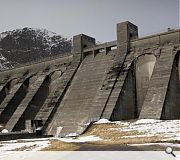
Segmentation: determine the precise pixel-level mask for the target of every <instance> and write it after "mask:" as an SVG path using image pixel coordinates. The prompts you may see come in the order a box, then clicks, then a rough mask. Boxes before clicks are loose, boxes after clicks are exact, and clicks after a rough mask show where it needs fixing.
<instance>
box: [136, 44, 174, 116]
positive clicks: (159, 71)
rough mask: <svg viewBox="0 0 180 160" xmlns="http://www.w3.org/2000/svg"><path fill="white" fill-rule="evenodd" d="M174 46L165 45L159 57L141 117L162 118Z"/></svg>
mask: <svg viewBox="0 0 180 160" xmlns="http://www.w3.org/2000/svg"><path fill="white" fill-rule="evenodd" d="M173 49H174V46H171V47H164V48H162V50H161V55H160V57H159V58H158V59H157V61H156V63H155V66H154V70H153V74H152V76H151V79H150V82H149V88H148V91H147V94H146V98H145V101H144V104H143V106H142V110H141V112H140V116H139V118H140V119H142V118H146V119H148V118H150V119H160V118H161V114H162V110H163V106H164V102H165V97H166V93H167V89H168V84H169V81H170V76H171V71H172V67H173V61H174V52H173Z"/></svg>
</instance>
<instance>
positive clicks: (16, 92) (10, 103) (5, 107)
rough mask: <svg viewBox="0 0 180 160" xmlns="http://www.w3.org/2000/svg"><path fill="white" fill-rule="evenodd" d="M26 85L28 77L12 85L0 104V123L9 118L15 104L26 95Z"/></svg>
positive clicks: (14, 108) (15, 106)
mask: <svg viewBox="0 0 180 160" xmlns="http://www.w3.org/2000/svg"><path fill="white" fill-rule="evenodd" d="M28 85H29V78H27V79H26V80H25V81H24V82H17V84H15V85H14V86H12V88H11V90H10V93H9V94H8V95H7V96H6V98H5V99H4V101H3V102H2V103H1V105H0V123H2V124H6V123H7V121H8V120H9V119H10V117H11V116H12V114H13V113H14V111H15V110H16V108H17V106H18V105H19V104H20V102H21V101H22V99H23V98H24V97H25V96H26V93H27V88H28Z"/></svg>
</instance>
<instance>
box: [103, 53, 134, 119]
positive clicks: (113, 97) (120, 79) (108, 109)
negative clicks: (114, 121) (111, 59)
mask: <svg viewBox="0 0 180 160" xmlns="http://www.w3.org/2000/svg"><path fill="white" fill-rule="evenodd" d="M132 60H133V57H132V54H129V55H127V56H126V57H121V60H120V62H121V63H122V66H121V68H120V69H119V75H116V76H117V77H116V81H114V82H113V81H112V80H113V79H112V80H111V85H112V86H113V88H112V90H111V93H110V94H109V97H107V103H106V104H105V107H104V110H103V113H102V115H101V118H104V119H110V118H111V115H112V113H113V110H114V108H115V106H116V103H117V101H118V97H119V95H120V93H121V91H122V88H123V85H124V83H125V80H126V78H127V75H128V72H129V69H130V67H131V63H132ZM114 79H115V78H114Z"/></svg>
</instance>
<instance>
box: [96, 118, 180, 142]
mask: <svg viewBox="0 0 180 160" xmlns="http://www.w3.org/2000/svg"><path fill="white" fill-rule="evenodd" d="M108 123H109V124H117V125H119V127H117V126H116V127H115V128H110V129H109V130H110V131H120V132H121V131H123V132H133V131H136V132H138V134H136V135H129V136H124V138H133V137H152V136H162V137H164V138H163V140H164V141H168V140H169V141H170V140H178V141H180V120H155V119H141V120H137V121H135V122H125V121H114V122H110V121H108V120H107V119H100V120H99V121H98V122H96V123H95V124H108Z"/></svg>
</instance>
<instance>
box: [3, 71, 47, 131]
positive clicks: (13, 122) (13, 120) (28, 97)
mask: <svg viewBox="0 0 180 160" xmlns="http://www.w3.org/2000/svg"><path fill="white" fill-rule="evenodd" d="M45 78H46V74H43V75H40V76H39V77H38V78H37V79H36V80H35V82H34V83H33V84H32V85H31V86H30V87H29V88H28V93H27V95H26V96H25V97H24V99H23V100H22V101H21V103H20V104H19V105H18V107H17V108H16V110H15V112H14V113H13V115H12V117H11V118H10V119H9V121H8V122H7V124H6V129H7V130H8V131H12V130H13V128H14V127H15V125H16V123H17V122H18V120H19V119H20V118H21V116H22V115H23V113H24V111H25V110H26V109H27V107H28V106H29V104H30V102H31V101H32V100H33V98H34V96H35V95H36V93H37V91H38V90H39V88H40V87H41V85H42V83H43V82H44V80H45ZM21 125H22V124H21Z"/></svg>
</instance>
